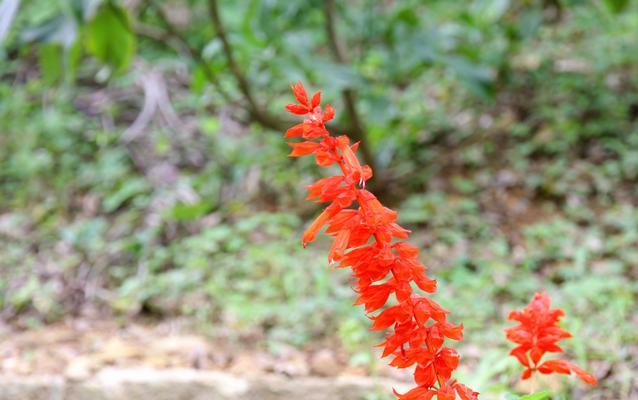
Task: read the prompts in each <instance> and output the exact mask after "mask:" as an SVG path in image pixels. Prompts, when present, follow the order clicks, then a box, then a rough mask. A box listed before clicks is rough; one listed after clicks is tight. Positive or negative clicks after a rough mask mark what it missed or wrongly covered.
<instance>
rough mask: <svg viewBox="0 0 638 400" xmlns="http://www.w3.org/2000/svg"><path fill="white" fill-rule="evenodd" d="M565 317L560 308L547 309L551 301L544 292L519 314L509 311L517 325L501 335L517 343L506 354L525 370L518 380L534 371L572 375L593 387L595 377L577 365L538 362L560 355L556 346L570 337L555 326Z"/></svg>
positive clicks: (554, 361) (558, 361)
mask: <svg viewBox="0 0 638 400" xmlns="http://www.w3.org/2000/svg"><path fill="white" fill-rule="evenodd" d="M564 315H565V312H564V311H563V310H561V309H552V308H551V299H550V297H549V295H548V294H547V293H536V294H535V295H534V298H532V301H531V302H530V303H529V304H528V305H527V306H526V307H525V308H524V309H523V310H521V311H512V312H511V313H510V315H509V319H510V320H513V321H518V322H519V324H518V325H516V326H514V327H512V328H507V329H505V335H506V337H507V339H508V340H509V341H511V342H514V343H516V344H518V346H517V347H515V348H514V349H513V350H512V351H511V352H510V355H512V356H514V357H516V359H517V360H518V361H519V362H520V363H521V364H522V365H523V366H524V367H525V370H524V371H523V374H522V375H521V379H523V380H525V379H528V378H529V377H531V376H532V373H533V372H534V371H538V372H540V373H541V374H552V373H557V374H565V375H570V374H571V373H574V374H575V375H576V376H578V377H579V378H580V379H582V380H583V381H584V382H585V383H588V384H590V385H596V384H597V381H596V378H595V377H594V376H593V375H592V374H590V373H589V372H587V371H585V370H584V369H582V368H580V367H578V366H577V365H575V364H573V363H571V362H569V361H565V360H561V359H552V360H547V361H544V362H542V363H541V359H542V358H543V356H544V355H545V353H562V352H563V349H562V348H561V347H560V346H558V345H557V344H556V343H557V342H558V341H560V340H562V339H566V338H569V337H571V336H572V335H571V333H569V332H567V331H566V330H564V329H563V328H561V327H559V326H558V321H560V319H561V318H562V317H563V316H564Z"/></svg>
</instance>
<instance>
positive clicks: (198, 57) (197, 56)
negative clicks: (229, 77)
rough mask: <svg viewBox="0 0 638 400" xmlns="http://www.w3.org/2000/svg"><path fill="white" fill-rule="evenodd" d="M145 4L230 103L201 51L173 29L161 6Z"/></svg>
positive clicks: (227, 95)
mask: <svg viewBox="0 0 638 400" xmlns="http://www.w3.org/2000/svg"><path fill="white" fill-rule="evenodd" d="M146 4H150V5H152V6H153V9H154V10H155V12H156V14H157V16H158V18H159V20H160V22H161V23H162V25H163V26H164V29H166V32H167V34H168V35H169V36H170V37H172V38H174V39H175V40H177V42H178V43H179V44H180V45H181V46H182V48H184V50H185V51H186V52H187V53H188V55H189V56H190V57H191V58H192V59H193V60H194V61H195V62H196V63H197V64H200V65H201V66H202V69H203V71H204V76H205V77H206V79H207V80H208V81H209V82H210V83H211V84H212V85H213V86H214V87H215V89H216V90H217V91H218V92H219V94H220V95H221V96H222V97H223V98H224V100H226V101H227V102H230V101H231V97H230V95H229V94H228V93H226V91H225V90H224V88H223V87H222V85H221V83H220V82H219V80H218V79H217V77H216V76H215V75H213V73H212V72H211V71H210V69H209V68H208V63H207V62H206V60H204V57H203V56H202V54H203V49H197V48H195V47H193V46H192V45H191V44H190V43H188V41H187V40H186V39H185V38H184V37H183V36H182V35H181V34H180V33H179V31H178V30H177V28H175V26H173V24H172V23H171V22H170V20H169V19H168V16H167V15H166V14H165V12H164V10H163V9H162V7H161V6H159V5H157V4H155V2H153V1H152V0H150V1H147V2H146Z"/></svg>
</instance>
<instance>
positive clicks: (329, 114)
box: [323, 104, 335, 123]
mask: <svg viewBox="0 0 638 400" xmlns="http://www.w3.org/2000/svg"><path fill="white" fill-rule="evenodd" d="M334 117H335V109H334V108H332V106H331V105H330V104H326V110H325V111H324V112H323V122H324V123H326V122H328V121H330V120H331V119H333V118H334Z"/></svg>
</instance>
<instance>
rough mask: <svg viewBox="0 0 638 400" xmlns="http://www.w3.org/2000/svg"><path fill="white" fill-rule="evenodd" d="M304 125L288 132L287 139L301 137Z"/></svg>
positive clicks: (292, 128)
mask: <svg viewBox="0 0 638 400" xmlns="http://www.w3.org/2000/svg"><path fill="white" fill-rule="evenodd" d="M304 125H305V124H304V123H301V124H297V125H295V126H293V127H291V128H290V129H288V130H287V131H286V137H287V138H293V137H297V136H301V135H302V134H303V132H304Z"/></svg>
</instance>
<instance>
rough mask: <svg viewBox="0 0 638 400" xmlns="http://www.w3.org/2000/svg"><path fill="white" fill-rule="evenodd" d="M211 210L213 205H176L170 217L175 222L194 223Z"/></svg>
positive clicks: (204, 203)
mask: <svg viewBox="0 0 638 400" xmlns="http://www.w3.org/2000/svg"><path fill="white" fill-rule="evenodd" d="M212 209H213V204H211V203H209V202H200V203H195V204H185V203H178V204H176V205H175V206H173V208H172V210H171V216H172V217H173V218H174V219H175V220H177V221H194V220H196V219H198V218H200V217H203V216H204V215H206V214H207V213H208V212H209V211H210V210H212Z"/></svg>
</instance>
